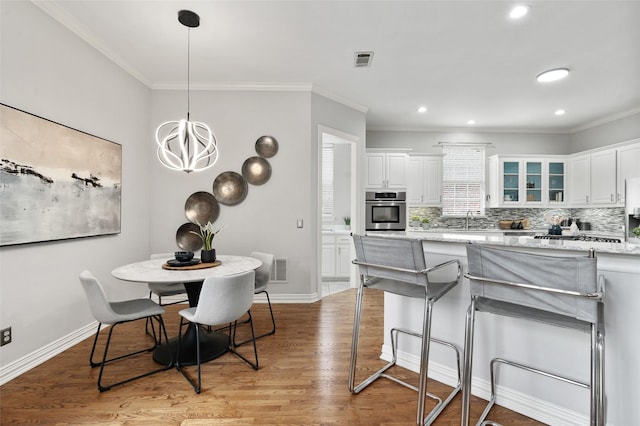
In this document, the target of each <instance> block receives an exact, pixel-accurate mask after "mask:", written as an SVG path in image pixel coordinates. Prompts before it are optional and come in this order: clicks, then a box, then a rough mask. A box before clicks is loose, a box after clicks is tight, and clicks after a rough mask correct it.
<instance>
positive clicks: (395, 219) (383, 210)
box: [365, 191, 407, 231]
mask: <svg viewBox="0 0 640 426" xmlns="http://www.w3.org/2000/svg"><path fill="white" fill-rule="evenodd" d="M365 198H366V203H367V210H366V230H367V231H404V230H406V229H407V193H406V192H405V191H399V192H388V191H387V192H373V191H371V192H369V191H367V193H366V197H365Z"/></svg>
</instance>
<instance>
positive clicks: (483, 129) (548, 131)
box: [367, 126, 571, 135]
mask: <svg viewBox="0 0 640 426" xmlns="http://www.w3.org/2000/svg"><path fill="white" fill-rule="evenodd" d="M367 131H374V132H375V131H378V132H430V133H450V132H455V133H514V134H520V133H527V134H536V133H537V134H553V135H567V134H571V131H570V130H567V129H524V128H516V127H513V128H511V127H395V126H371V127H367Z"/></svg>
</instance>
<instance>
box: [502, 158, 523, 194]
mask: <svg viewBox="0 0 640 426" xmlns="http://www.w3.org/2000/svg"><path fill="white" fill-rule="evenodd" d="M520 173H521V172H520V162H519V161H503V162H502V200H503V202H504V203H505V204H512V203H513V204H515V203H518V202H519V201H520Z"/></svg>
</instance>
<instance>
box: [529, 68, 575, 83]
mask: <svg viewBox="0 0 640 426" xmlns="http://www.w3.org/2000/svg"><path fill="white" fill-rule="evenodd" d="M568 75H569V69H568V68H555V69H552V70H548V71H545V72H543V73H540V74H538V76H537V77H536V80H538V81H539V82H540V83H548V82H551V81H557V80H561V79H563V78H565V77H566V76H568Z"/></svg>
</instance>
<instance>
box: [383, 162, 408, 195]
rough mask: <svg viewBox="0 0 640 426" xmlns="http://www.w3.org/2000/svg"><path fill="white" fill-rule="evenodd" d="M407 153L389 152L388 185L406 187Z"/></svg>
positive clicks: (387, 166) (389, 186) (387, 164)
mask: <svg viewBox="0 0 640 426" xmlns="http://www.w3.org/2000/svg"><path fill="white" fill-rule="evenodd" d="M405 161H406V155H405V154H387V161H386V170H385V171H386V187H387V188H405V187H406V185H407V181H406V177H405Z"/></svg>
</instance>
